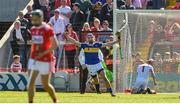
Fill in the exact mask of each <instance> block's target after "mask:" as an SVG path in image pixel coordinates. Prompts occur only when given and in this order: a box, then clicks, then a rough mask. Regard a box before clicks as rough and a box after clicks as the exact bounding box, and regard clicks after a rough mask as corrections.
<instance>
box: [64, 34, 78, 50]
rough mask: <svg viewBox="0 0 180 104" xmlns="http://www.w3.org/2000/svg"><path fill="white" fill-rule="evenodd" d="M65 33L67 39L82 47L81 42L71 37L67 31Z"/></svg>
mask: <svg viewBox="0 0 180 104" xmlns="http://www.w3.org/2000/svg"><path fill="white" fill-rule="evenodd" d="M64 35H65V36H66V38H67V40H69V41H70V42H72V43H74V44H75V45H76V46H78V47H80V46H81V43H80V42H79V41H77V40H75V39H73V38H71V37H70V36H69V35H68V33H67V32H65V33H64Z"/></svg>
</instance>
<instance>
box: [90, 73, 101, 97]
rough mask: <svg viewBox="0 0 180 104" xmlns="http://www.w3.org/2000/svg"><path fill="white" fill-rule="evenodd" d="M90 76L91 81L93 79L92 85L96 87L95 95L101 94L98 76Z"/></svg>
mask: <svg viewBox="0 0 180 104" xmlns="http://www.w3.org/2000/svg"><path fill="white" fill-rule="evenodd" d="M91 76H92V79H93V83H94V85H95V87H96V92H97V94H101V91H100V85H99V78H98V76H97V75H91Z"/></svg>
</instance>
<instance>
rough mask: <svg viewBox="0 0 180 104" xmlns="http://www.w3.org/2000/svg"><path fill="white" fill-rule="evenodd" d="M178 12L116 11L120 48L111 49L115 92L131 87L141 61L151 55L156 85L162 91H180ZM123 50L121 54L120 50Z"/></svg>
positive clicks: (116, 26) (115, 28)
mask: <svg viewBox="0 0 180 104" xmlns="http://www.w3.org/2000/svg"><path fill="white" fill-rule="evenodd" d="M179 16H180V12H179V11H162V10H159V11H158V10H157V11H154V10H152V11H151V10H148V11H143V10H142V11H140V10H139V11H126V10H125V11H123V10H121V11H119V10H115V13H114V17H115V18H114V19H115V20H114V27H113V28H114V33H116V32H117V31H121V52H120V51H119V49H117V51H114V63H115V64H114V72H115V73H114V80H115V81H114V82H115V83H114V87H115V90H116V92H124V91H125V90H126V89H130V88H132V86H133V85H134V82H135V80H136V74H137V73H136V72H137V71H136V68H137V66H138V65H139V64H140V62H141V61H144V62H146V61H147V60H148V59H154V64H153V67H154V70H155V74H156V78H157V83H158V85H157V86H154V85H153V83H152V78H150V81H149V87H150V88H151V89H155V90H157V92H162V93H177V92H179V91H180V17H179ZM121 53H122V54H121Z"/></svg>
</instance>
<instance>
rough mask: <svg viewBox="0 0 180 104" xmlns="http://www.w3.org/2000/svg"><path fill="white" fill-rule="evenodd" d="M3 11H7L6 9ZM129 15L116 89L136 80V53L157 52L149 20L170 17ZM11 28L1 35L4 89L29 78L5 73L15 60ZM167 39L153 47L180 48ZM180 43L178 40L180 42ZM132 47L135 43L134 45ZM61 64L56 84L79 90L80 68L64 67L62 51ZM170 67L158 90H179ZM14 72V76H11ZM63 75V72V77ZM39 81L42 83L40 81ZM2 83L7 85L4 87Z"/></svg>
mask: <svg viewBox="0 0 180 104" xmlns="http://www.w3.org/2000/svg"><path fill="white" fill-rule="evenodd" d="M9 2H10V1H9ZM16 3H17V1H16V2H15V3H13V2H11V4H12V5H13V4H16ZM21 3H22V4H20V3H18V4H19V5H22V6H16V7H20V8H17V9H13V10H16V11H12V13H8V14H12V16H11V15H10V16H9V15H4V16H6V17H10V18H9V20H7V21H4V22H7V23H8V22H10V23H11V22H12V20H13V19H14V18H15V17H16V15H17V12H18V11H19V10H22V9H23V8H24V5H25V4H27V3H28V1H27V2H25V3H23V2H21ZM2 5H3V3H2ZM9 7H11V5H9ZM2 8H5V7H2ZM1 10H2V9H1ZM4 11H6V10H4ZM25 12H26V10H25V9H24V13H25ZM6 13H7V12H6ZM167 14H168V13H167ZM13 15H14V16H13ZM121 15H123V16H124V13H122V14H121V13H118V14H117V21H119V22H121V21H122V20H124V17H123V16H121ZM128 15H129V16H128V17H130V18H128V24H129V25H128V27H126V29H125V30H124V31H123V35H124V37H123V38H124V39H123V41H122V47H123V49H122V50H123V51H124V52H123V56H124V57H123V58H124V59H123V60H122V63H121V64H115V65H116V66H115V67H116V68H115V69H118V68H119V67H121V68H124V69H123V70H120V69H118V70H120V72H118V70H117V73H116V78H115V79H116V81H117V82H116V89H117V91H121V92H122V91H123V90H124V89H126V88H129V87H131V85H132V84H133V81H131V80H132V79H135V77H134V74H132V73H133V71H132V69H133V70H134V68H133V67H134V66H133V55H134V53H137V52H141V55H142V56H141V57H142V59H144V60H147V59H148V58H154V57H153V56H154V54H155V53H156V52H153V53H152V52H151V51H149V49H150V47H151V45H152V43H151V38H154V37H151V36H149V35H147V34H148V31H149V30H147V27H148V26H149V22H150V21H151V20H155V21H158V22H157V23H158V25H157V24H155V25H157V27H158V28H161V26H162V28H163V27H165V25H166V18H167V15H164V16H162V17H160V16H157V15H156V14H152V13H151V14H146V13H145V14H144V15H142V14H138V13H137V14H131V13H130V14H128ZM149 15H150V16H149ZM176 15H178V13H177V14H175V15H174V13H173V14H172V18H173V19H174V18H175V17H177V16H176ZM120 17H121V18H122V19H121V18H120ZM157 17H159V18H157ZM121 23H123V22H121ZM121 23H118V22H117V25H116V26H117V27H116V28H120V27H121V25H120V24H121ZM111 24H112V23H111ZM6 28H7V27H6ZM12 28H13V26H11V28H10V29H9V30H8V31H7V32H6V34H5V35H4V37H3V38H2V40H1V43H0V59H2V60H0V64H1V71H2V72H3V74H2V75H1V80H3V81H1V84H0V85H1V89H3V90H21V89H19V88H18V86H17V83H19V84H20V86H25V85H26V84H27V82H26V81H24V79H26V78H27V77H26V76H24V78H22V79H20V80H18V79H19V78H21V76H20V75H21V74H20V75H19V74H18V73H12V74H11V73H6V71H7V70H8V69H9V66H10V63H11V62H12V60H11V59H12V50H11V48H10V44H9V43H10V42H9V41H10V40H11V35H10V31H11V30H12ZM116 30H118V29H116ZM139 30H140V31H139ZM93 33H95V34H97V35H98V36H99V37H102V38H100V39H102V41H105V40H106V38H107V36H109V35H112V32H93ZM79 34H81V35H79V36H81V37H79V38H80V39H82V40H83V37H84V36H83V33H81V32H80V33H79ZM150 35H151V34H150ZM152 35H153V34H152ZM161 35H164V34H161ZM126 36H128V37H126ZM170 37H171V36H170ZM170 37H163V38H161V39H163V40H166V39H169V38H170ZM177 37H179V35H177ZM173 39H174V37H172V40H168V41H170V42H168V44H172V43H171V42H174V40H173ZM152 40H153V39H152ZM175 40H176V39H175ZM126 42H127V44H125V43H126ZM129 42H131V43H129ZM177 42H179V41H178V39H177ZM3 43H4V44H3ZM166 43H167V42H162V43H159V44H162V45H164V46H160V47H162V49H160V51H158V49H159V47H158V48H157V49H154V50H155V51H157V52H159V53H160V54H164V53H165V52H170V53H173V52H179V46H178V47H177V46H176V45H175V48H174V45H171V46H170V47H169V45H168V46H166ZM173 44H174V43H173ZM177 44H178V45H179V43H177ZM129 47H132V49H131V48H129ZM167 47H168V48H167ZM125 48H128V49H125ZM176 48H177V49H176ZM149 52H150V53H151V54H150V53H149ZM115 53H116V54H117V55H116V56H117V57H116V59H117V60H120V56H119V54H118V53H119V52H115ZM131 56H132V57H131ZM61 64H62V65H60V67H59V68H58V70H60V71H61V72H60V74H58V75H57V81H58V82H55V84H57V85H56V86H57V88H61V87H62V88H64V89H60V90H67V89H66V88H67V86H66V85H67V83H69V84H71V85H70V86H73V87H72V88H71V90H70V91H79V71H78V70H77V72H74V71H68V72H67V70H65V69H66V58H65V56H64V55H62V63H61ZM76 65H78V62H77V63H76ZM121 65H123V66H121ZM170 66H171V63H170ZM78 68H79V66H77V69H78ZM178 68H179V67H178ZM171 71H172V72H171V73H163V74H162V76H164V75H165V74H166V77H167V78H164V77H162V76H161V74H159V77H160V79H167V80H162V82H160V83H159V85H158V86H159V88H157V89H158V90H159V91H161V92H178V91H179V89H180V87H179V86H180V85H179V81H180V78H179V77H178V75H179V73H178V72H179V69H177V70H176V71H173V70H171ZM4 72H5V73H4ZM163 72H165V71H163ZM124 73H126V74H124ZM127 73H128V74H127ZM158 73H159V72H158ZM4 74H5V75H4ZM11 75H12V77H13V78H11ZM22 75H23V74H22ZM61 76H63V78H62V77H61ZM58 78H59V79H58ZM4 79H6V80H4ZM7 79H8V80H7ZM11 79H15V82H14V85H16V87H14V85H13V81H12V80H11ZM72 79H74V80H72ZM67 80H68V81H67ZM10 81H11V82H10ZM2 82H3V83H2ZM6 83H7V84H8V83H10V84H9V85H8V86H9V87H7V88H6V86H5V85H3V84H6ZM23 84H24V85H23ZM37 85H39V83H38V84H37ZM2 86H4V87H2ZM166 86H167V88H166ZM22 90H25V87H22Z"/></svg>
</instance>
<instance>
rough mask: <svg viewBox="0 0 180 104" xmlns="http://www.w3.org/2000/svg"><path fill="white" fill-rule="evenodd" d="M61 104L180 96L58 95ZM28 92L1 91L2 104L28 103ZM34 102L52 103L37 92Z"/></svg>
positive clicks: (149, 100) (175, 98)
mask: <svg viewBox="0 0 180 104" xmlns="http://www.w3.org/2000/svg"><path fill="white" fill-rule="evenodd" d="M56 94H57V96H58V100H59V102H60V103H179V104H180V98H179V96H180V94H156V95H131V94H122V93H118V94H117V96H116V97H111V96H110V94H108V93H103V94H95V93H86V94H84V95H81V94H79V93H62V92H59V93H56ZM26 102H27V92H21V91H0V103H26ZM34 102H36V103H51V102H52V101H51V99H50V97H49V96H48V94H47V93H46V92H37V93H36V95H35V99H34Z"/></svg>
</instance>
